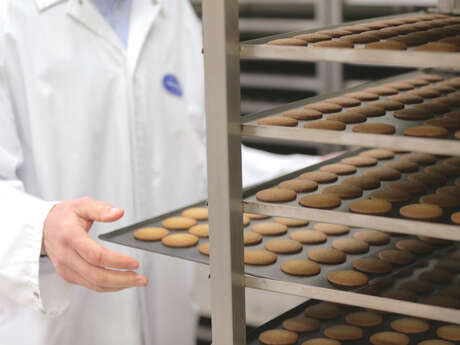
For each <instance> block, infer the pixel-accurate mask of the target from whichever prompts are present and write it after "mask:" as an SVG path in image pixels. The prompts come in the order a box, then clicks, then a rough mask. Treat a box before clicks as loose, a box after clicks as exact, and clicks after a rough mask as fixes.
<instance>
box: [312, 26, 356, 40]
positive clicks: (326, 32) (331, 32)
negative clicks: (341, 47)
mask: <svg viewBox="0 0 460 345" xmlns="http://www.w3.org/2000/svg"><path fill="white" fill-rule="evenodd" d="M316 33H317V34H320V35H328V36H331V37H333V38H337V37H342V36H346V35H351V32H350V31H346V30H342V29H341V28H339V29H329V30H321V31H317V32H316Z"/></svg>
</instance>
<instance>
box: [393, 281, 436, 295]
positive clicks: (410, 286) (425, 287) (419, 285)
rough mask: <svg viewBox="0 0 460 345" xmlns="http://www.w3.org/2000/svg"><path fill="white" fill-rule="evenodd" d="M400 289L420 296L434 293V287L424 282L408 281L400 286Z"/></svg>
mask: <svg viewBox="0 0 460 345" xmlns="http://www.w3.org/2000/svg"><path fill="white" fill-rule="evenodd" d="M399 287H400V288H401V289H403V290H409V291H412V292H415V293H416V294H419V295H427V294H431V293H432V292H433V291H434V285H433V284H431V283H429V282H426V281H423V280H407V281H405V282H403V283H402V284H401V285H399Z"/></svg>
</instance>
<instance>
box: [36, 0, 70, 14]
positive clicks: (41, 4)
mask: <svg viewBox="0 0 460 345" xmlns="http://www.w3.org/2000/svg"><path fill="white" fill-rule="evenodd" d="M66 1H67V0H35V3H36V4H37V7H38V10H39V11H40V12H42V11H44V10H47V9H48V8H50V7H53V6H55V5H57V4H59V3H61V2H66Z"/></svg>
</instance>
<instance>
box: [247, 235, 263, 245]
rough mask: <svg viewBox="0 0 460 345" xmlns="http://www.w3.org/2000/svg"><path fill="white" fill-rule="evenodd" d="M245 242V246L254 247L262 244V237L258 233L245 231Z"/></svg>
mask: <svg viewBox="0 0 460 345" xmlns="http://www.w3.org/2000/svg"><path fill="white" fill-rule="evenodd" d="M243 242H244V245H245V246H253V245H256V244H258V243H260V242H262V236H261V235H260V234H258V233H257V232H253V231H245V232H243Z"/></svg>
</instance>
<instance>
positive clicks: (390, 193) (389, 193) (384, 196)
mask: <svg viewBox="0 0 460 345" xmlns="http://www.w3.org/2000/svg"><path fill="white" fill-rule="evenodd" d="M370 198H371V199H381V200H386V201H389V202H404V201H408V200H409V199H410V198H411V196H410V194H408V193H407V192H404V191H402V190H397V189H391V188H385V189H379V190H376V191H375V192H372V193H371V194H370Z"/></svg>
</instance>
